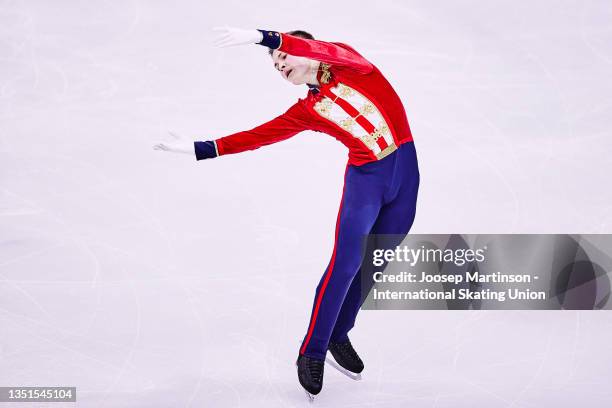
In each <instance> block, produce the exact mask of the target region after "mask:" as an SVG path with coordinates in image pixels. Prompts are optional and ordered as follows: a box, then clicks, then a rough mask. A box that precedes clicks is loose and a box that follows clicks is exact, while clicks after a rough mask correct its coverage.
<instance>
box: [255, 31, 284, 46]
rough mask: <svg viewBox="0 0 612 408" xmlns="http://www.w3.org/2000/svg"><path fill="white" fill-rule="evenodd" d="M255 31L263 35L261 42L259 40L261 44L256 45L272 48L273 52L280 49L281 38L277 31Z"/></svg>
mask: <svg viewBox="0 0 612 408" xmlns="http://www.w3.org/2000/svg"><path fill="white" fill-rule="evenodd" d="M257 31H260V32H261V34H263V40H261V42H258V43H257V44H259V45H263V46H264V47H268V48H272V49H273V50H276V49H278V48H280V46H281V42H282V38H281V35H280V33H279V32H278V31H267V30H259V29H258V30H257Z"/></svg>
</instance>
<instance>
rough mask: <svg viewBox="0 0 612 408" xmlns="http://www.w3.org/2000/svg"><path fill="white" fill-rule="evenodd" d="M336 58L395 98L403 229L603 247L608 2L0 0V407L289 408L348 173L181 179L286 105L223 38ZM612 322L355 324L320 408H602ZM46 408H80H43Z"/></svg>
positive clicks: (296, 160)
mask: <svg viewBox="0 0 612 408" xmlns="http://www.w3.org/2000/svg"><path fill="white" fill-rule="evenodd" d="M224 24H228V25H233V26H239V27H253V28H258V27H259V28H269V29H277V30H282V31H286V30H290V29H295V28H301V29H306V30H309V31H311V32H313V33H314V34H315V35H316V36H317V37H318V38H321V39H326V40H332V41H342V42H346V43H348V44H351V45H352V46H354V47H355V48H357V49H358V50H359V51H360V52H361V53H362V54H364V55H365V56H366V57H367V58H368V59H370V60H371V61H372V62H373V63H374V64H376V65H377V66H378V67H379V68H380V69H381V70H382V71H383V73H385V75H386V76H387V77H388V79H389V80H390V82H391V83H392V84H393V85H394V86H395V88H396V90H397V91H398V93H399V94H400V95H401V97H402V99H403V101H404V103H405V106H406V109H407V113H408V117H409V120H410V124H411V127H412V130H413V133H414V137H415V140H416V146H417V149H418V154H419V159H420V167H421V177H422V178H421V190H420V196H419V206H418V211H417V218H416V222H415V224H414V228H413V232H415V233H447V232H453V233H483V232H487V233H519V232H523V233H568V232H571V233H612V204H611V203H612V189H611V188H610V174H612V159H611V151H612V139H611V138H612V123H611V122H612V4H611V3H610V2H609V1H604V0H601V1H589V0H585V1H570V0H559V1H552V0H551V1H543V0H537V1H530V2H527V1H506V0H503V1H502V0H495V1H488V0H462V1H433V2H432V1H425V0H423V1H399V0H398V1H381V2H371V1H370V2H359V1H293V2H279V1H267V0H258V1H255V2H245V1H237V0H226V1H221V2H214V3H213V2H210V1H177V2H162V1H154V2H145V1H104V2H102V1H90V2H87V1H81V2H78V1H42V0H40V1H2V2H0V328H1V329H0V386H2V385H4V386H8V385H74V386H77V387H78V403H77V405H78V406H79V407H143V408H144V407H186V406H189V407H292V406H293V407H298V406H303V405H306V402H305V398H304V395H303V394H302V391H301V390H300V387H299V385H298V384H297V378H296V375H295V372H294V370H295V367H294V361H295V357H296V355H297V351H298V350H297V348H298V344H297V340H298V339H299V338H301V337H302V336H303V335H304V332H305V330H306V325H307V322H308V316H309V313H310V308H311V302H312V296H313V294H314V289H315V287H316V284H317V283H318V280H319V278H320V276H321V274H322V273H323V268H324V267H325V265H326V264H327V261H328V257H329V255H330V254H331V249H332V243H333V242H332V239H333V231H334V222H335V219H336V211H337V206H338V203H339V199H340V193H341V183H342V175H343V170H344V166H345V162H346V151H345V149H344V147H343V146H342V145H340V144H339V143H337V142H336V141H335V140H333V139H332V138H331V137H327V136H325V135H322V134H316V133H311V132H306V133H303V134H300V135H298V136H296V137H294V138H293V139H291V140H288V141H285V142H283V143H279V144H277V145H274V146H269V147H265V148H262V149H260V150H258V151H255V152H250V153H245V154H242V155H236V156H232V157H230V156H228V157H222V158H219V159H216V160H210V161H205V162H195V160H192V159H191V158H189V157H187V156H181V155H176V156H175V155H171V154H167V153H162V152H156V151H153V150H152V149H151V145H152V144H153V143H154V142H155V141H156V140H159V139H160V138H163V137H164V135H165V131H166V130H167V129H172V130H174V131H177V132H179V133H182V134H183V135H185V136H186V137H189V138H196V139H201V140H206V139H210V138H216V137H220V136H223V135H225V134H229V133H232V132H235V131H238V130H242V129H247V128H250V127H252V126H254V125H256V124H259V123H261V122H263V121H265V120H268V119H270V118H272V117H273V116H276V115H278V114H279V113H281V112H283V111H284V110H286V109H287V107H288V106H289V105H290V104H291V103H293V102H294V101H295V100H296V99H297V98H298V97H300V96H303V95H304V94H305V89H304V88H302V87H294V86H291V85H290V84H288V83H286V82H283V81H282V79H281V78H280V77H279V75H278V73H277V72H275V71H274V70H273V68H272V66H271V63H270V60H269V58H268V57H267V55H266V53H265V50H264V49H263V48H261V47H255V46H252V47H243V48H230V49H223V50H217V49H213V48H212V47H211V45H210V43H211V28H212V27H214V26H217V25H224ZM611 338H612V319H611V318H610V314H609V312H507V311H506V312H474V313H468V312H415V311H412V312H377V311H365V312H362V313H361V315H360V318H359V320H358V325H357V328H356V329H355V330H354V332H353V333H352V339H353V342H354V343H355V345H356V346H357V347H358V350H359V352H360V353H361V355H362V356H363V359H364V360H365V362H366V365H367V368H366V371H365V372H364V379H363V381H361V382H352V381H350V380H348V379H346V378H345V377H344V376H342V375H341V374H339V373H337V372H335V371H334V370H332V369H329V368H328V370H327V373H326V377H325V388H324V391H323V392H322V394H321V395H320V397H319V399H318V400H317V401H316V404H317V405H318V406H320V407H408V406H409V407H432V408H434V407H435V408H443V407H449V408H450V407H452V408H456V407H512V408H519V407H525V408H531V407H534V408H535V407H538V408H539V407H543V406H555V407H575V406H578V405H582V406H593V407H595V406H597V407H603V406H609V405H610V404H611V402H612V392H611V391H610V388H609V384H610V382H611V380H612V357H611V355H612V341H610V340H611ZM0 405H2V404H0ZM49 406H52V407H56V408H59V407H61V406H74V404H66V405H64V404H49Z"/></svg>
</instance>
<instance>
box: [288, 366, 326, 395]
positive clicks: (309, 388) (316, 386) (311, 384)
mask: <svg viewBox="0 0 612 408" xmlns="http://www.w3.org/2000/svg"><path fill="white" fill-rule="evenodd" d="M295 365H296V366H297V372H298V379H299V380H300V384H302V387H304V390H306V394H308V398H309V399H310V401H311V402H312V401H314V396H315V395H317V394H318V393H320V392H321V388H323V368H324V366H325V361H323V360H317V359H314V358H310V357H308V356H304V355H300V356H299V357H298V359H297V361H296V363H295Z"/></svg>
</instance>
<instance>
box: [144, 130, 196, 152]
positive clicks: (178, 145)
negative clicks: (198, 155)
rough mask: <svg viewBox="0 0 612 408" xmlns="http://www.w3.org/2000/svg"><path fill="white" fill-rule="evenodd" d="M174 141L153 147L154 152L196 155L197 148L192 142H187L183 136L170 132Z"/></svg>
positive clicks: (160, 143)
mask: <svg viewBox="0 0 612 408" xmlns="http://www.w3.org/2000/svg"><path fill="white" fill-rule="evenodd" d="M168 133H169V134H170V136H172V137H173V140H172V141H170V142H159V143H156V144H154V145H153V150H162V151H165V152H173V153H186V154H193V155H195V148H194V145H193V141H192V140H185V139H183V138H182V137H181V136H179V135H177V134H175V133H172V132H168Z"/></svg>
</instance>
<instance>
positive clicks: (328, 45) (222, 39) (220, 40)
mask: <svg viewBox="0 0 612 408" xmlns="http://www.w3.org/2000/svg"><path fill="white" fill-rule="evenodd" d="M215 31H217V32H218V35H217V37H216V39H215V44H216V45H217V46H219V47H230V46H235V45H242V44H260V45H263V46H266V47H268V48H270V49H274V50H278V51H282V52H285V53H287V54H290V55H295V56H300V57H306V58H310V59H313V60H317V61H321V62H325V63H328V64H332V65H339V66H344V67H348V68H351V69H353V70H355V71H357V72H359V73H362V74H367V73H369V72H371V71H372V69H373V65H372V64H371V63H370V62H369V61H368V60H366V59H365V58H364V57H363V56H361V54H359V53H358V52H357V51H355V50H354V49H353V48H351V47H350V46H348V45H346V44H342V43H336V42H327V41H321V40H310V39H306V38H300V37H296V36H293V35H289V34H285V33H279V32H277V31H267V30H243V29H239V28H233V27H224V28H215Z"/></svg>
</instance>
